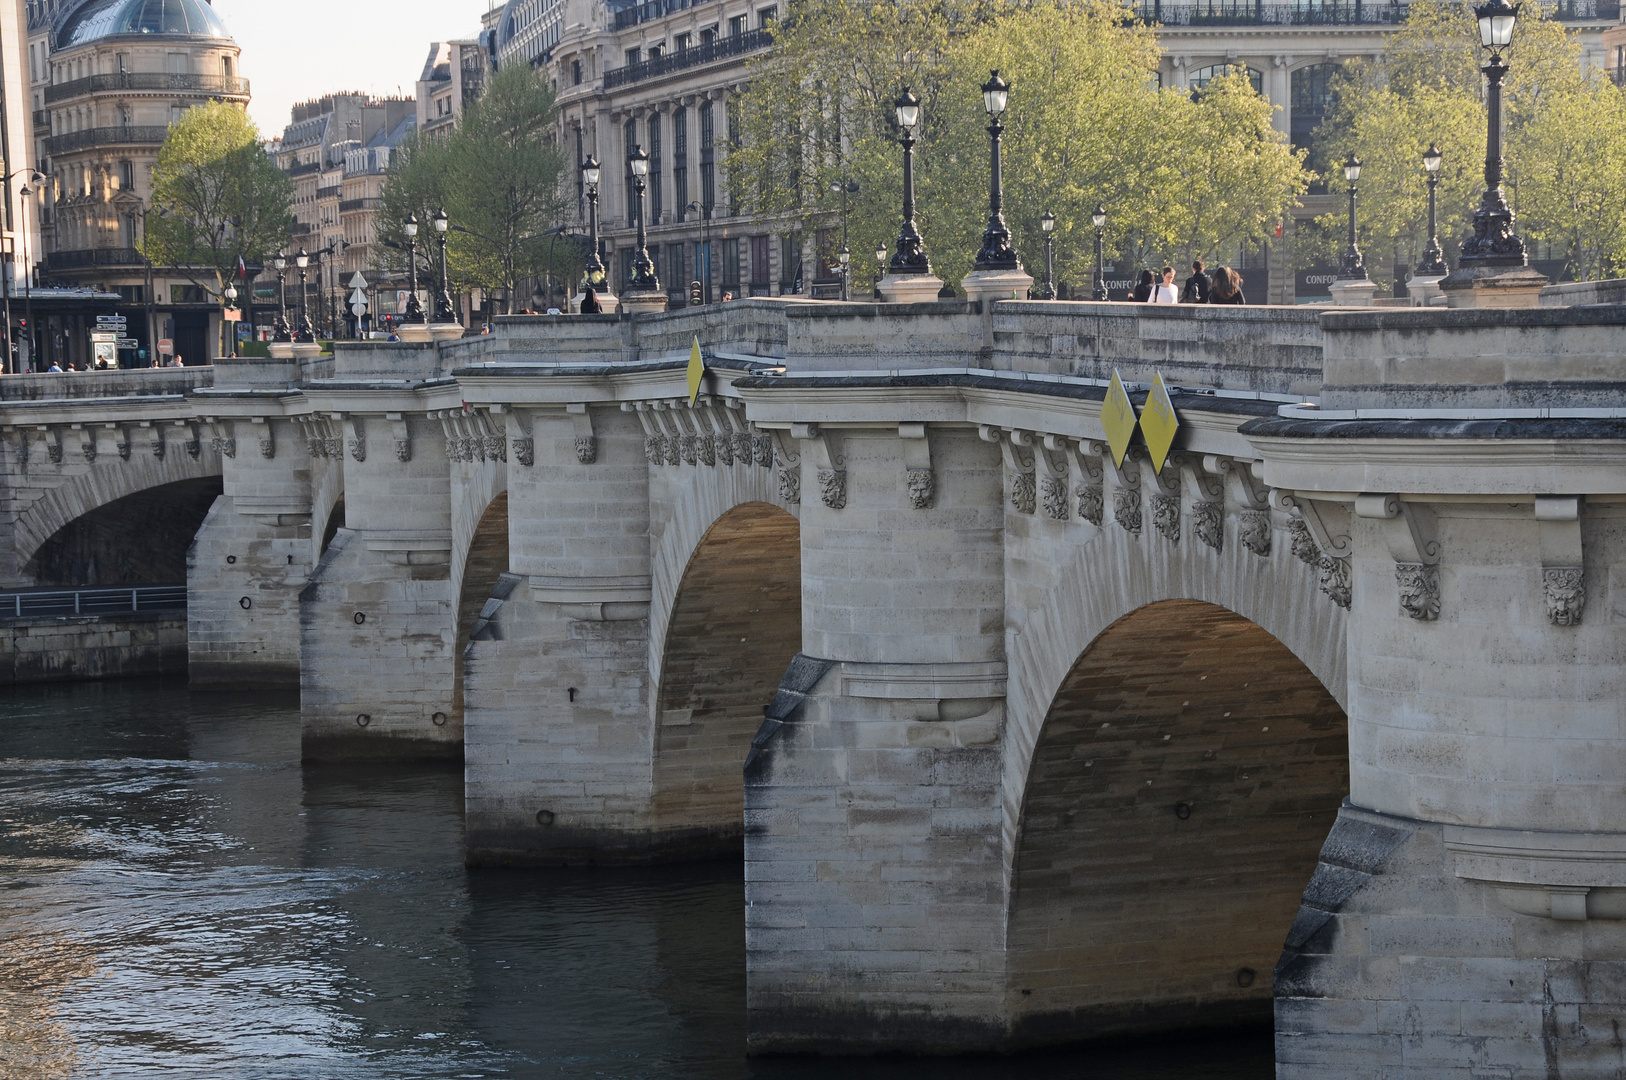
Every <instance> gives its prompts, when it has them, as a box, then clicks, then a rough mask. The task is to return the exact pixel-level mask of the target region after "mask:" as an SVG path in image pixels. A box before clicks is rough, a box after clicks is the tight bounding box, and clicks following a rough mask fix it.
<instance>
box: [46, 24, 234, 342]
mask: <svg viewBox="0 0 1626 1080" xmlns="http://www.w3.org/2000/svg"><path fill="white" fill-rule="evenodd" d="M28 16H29V19H28V22H29V41H28V49H29V56H28V58H29V68H30V75H31V77H32V78H31V92H32V96H33V99H34V100H33V105H34V111H33V127H34V139H35V147H34V149H35V160H36V161H37V163H38V167H39V169H40V171H42V172H43V173H45V174H46V176H47V177H48V180H47V182H46V183H45V184H43V185H41V186H42V187H43V189H44V190H43V192H42V196H41V198H40V199H38V200H37V202H36V205H37V206H38V212H39V217H40V225H41V237H40V246H41V248H42V251H41V253H40V254H39V255H38V256H36V258H35V261H36V263H37V264H39V271H40V276H41V279H42V281H43V283H44V284H46V285H48V286H49V285H53V284H54V285H58V286H73V287H78V288H91V289H96V290H99V291H101V292H103V293H116V294H118V296H119V309H118V310H119V314H121V315H124V316H125V318H126V320H127V327H128V329H127V334H128V339H133V340H135V341H137V342H139V345H138V346H137V347H135V348H131V349H124V350H121V351H120V356H119V359H120V361H121V362H122V363H123V364H125V365H130V364H133V363H135V362H136V361H137V357H138V355H139V354H138V353H137V351H136V349H138V348H139V349H147V350H148V353H147V355H148V356H149V357H150V356H151V355H152V351H151V350H152V347H153V345H154V344H156V342H157V341H158V340H159V339H162V338H169V339H170V340H172V341H173V342H174V343H175V351H176V352H177V353H179V354H180V355H182V356H184V357H186V358H187V360H188V362H207V360H208V359H209V358H210V357H212V356H213V355H214V354H215V352H216V351H218V348H219V346H218V342H219V341H220V318H221V316H220V305H219V302H218V300H217V299H215V298H214V297H211V296H210V295H208V294H207V293H206V292H205V290H204V289H203V288H202V287H201V286H199V285H198V284H196V283H195V282H194V281H193V280H192V279H191V278H189V277H187V276H186V275H185V274H183V273H180V272H178V271H176V270H174V269H172V268H166V267H150V266H149V265H148V264H147V262H146V260H145V259H144V258H143V257H142V255H141V253H140V251H139V249H138V247H137V244H138V242H139V239H140V237H141V235H142V230H143V227H144V224H145V221H146V215H147V213H148V212H149V210H150V209H151V207H152V202H151V193H152V170H153V166H154V165H155V164H156V163H157V160H158V149H159V147H160V146H161V145H162V144H163V142H164V138H165V136H166V134H167V133H168V130H169V125H170V124H171V123H172V122H174V121H175V120H176V119H178V118H179V117H180V116H182V115H183V114H184V113H185V112H186V110H188V109H190V108H192V107H194V106H196V105H200V104H203V103H204V102H208V101H227V102H232V103H235V104H238V105H241V106H244V107H246V106H247V104H248V101H249V84H248V80H246V79H244V78H242V76H241V74H240V73H239V70H238V58H239V49H238V46H237V43H236V42H235V41H233V40H232V36H231V33H230V31H229V30H227V28H226V24H225V23H224V21H222V19H221V18H220V15H219V14H218V13H217V12H216V11H215V10H214V8H213V7H212V6H211V5H210V3H209V0H31V2H30V3H29V10H28ZM53 318H56V317H53ZM42 322H43V320H42ZM36 339H37V341H38V351H39V352H40V353H41V354H42V355H41V359H42V360H47V362H48V359H47V358H54V359H59V360H72V361H75V362H77V363H82V362H83V361H84V360H85V358H86V357H87V355H88V350H89V335H88V330H87V329H86V327H85V326H84V325H81V324H76V323H75V322H74V320H73V319H72V318H70V317H67V316H62V317H60V318H57V319H56V322H55V323H54V324H51V325H41V326H40V327H38V333H37V334H36ZM64 366H67V365H66V364H64Z"/></svg>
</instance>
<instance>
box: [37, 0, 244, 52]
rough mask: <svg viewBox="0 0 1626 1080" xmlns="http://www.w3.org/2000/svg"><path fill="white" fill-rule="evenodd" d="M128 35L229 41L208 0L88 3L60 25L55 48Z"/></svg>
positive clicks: (105, 0) (103, 0)
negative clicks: (160, 35) (154, 35)
mask: <svg viewBox="0 0 1626 1080" xmlns="http://www.w3.org/2000/svg"><path fill="white" fill-rule="evenodd" d="M127 34H165V35H169V36H185V37H204V38H229V37H231V32H230V31H228V30H227V29H226V24H225V23H224V22H222V21H221V18H220V16H219V15H217V14H215V9H214V8H213V7H211V6H210V5H209V3H208V0H87V2H86V3H83V4H81V5H79V6H78V7H77V8H74V9H73V10H72V11H71V12H70V13H69V14H68V15H67V16H66V17H64V18H63V20H62V21H61V22H60V23H59V24H57V29H56V34H55V35H54V36H55V38H56V47H57V48H58V49H71V48H73V47H74V46H76V45H84V44H87V43H88V42H92V41H96V40H99V39H101V38H110V37H121V36H124V35H127Z"/></svg>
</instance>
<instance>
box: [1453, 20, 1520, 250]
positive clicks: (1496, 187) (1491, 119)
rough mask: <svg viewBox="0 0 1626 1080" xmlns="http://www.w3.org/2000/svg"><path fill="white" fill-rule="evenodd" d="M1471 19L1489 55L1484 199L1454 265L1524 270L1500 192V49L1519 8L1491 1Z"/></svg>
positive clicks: (1510, 34) (1484, 69)
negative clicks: (1456, 263)
mask: <svg viewBox="0 0 1626 1080" xmlns="http://www.w3.org/2000/svg"><path fill="white" fill-rule="evenodd" d="M1474 15H1475V17H1476V18H1477V19H1478V20H1479V43H1480V45H1481V46H1483V47H1484V48H1486V49H1488V50H1489V51H1490V59H1489V60H1488V61H1486V63H1485V66H1484V67H1482V68H1480V69H1479V70H1480V71H1481V72H1482V73H1484V76H1485V81H1486V83H1487V84H1488V90H1489V93H1488V94H1487V95H1486V99H1485V103H1486V112H1487V114H1488V115H1487V120H1486V137H1485V194H1484V196H1483V197H1482V198H1481V199H1480V201H1479V209H1478V210H1475V211H1474V234H1473V235H1472V236H1470V237H1469V238H1468V239H1466V240H1464V241H1463V242H1462V256H1461V258H1460V260H1459V265H1464V267H1465V268H1466V267H1468V266H1524V265H1525V263H1526V261H1527V260H1526V254H1525V250H1524V241H1523V240H1521V239H1519V237H1518V235H1517V234H1515V233H1514V231H1513V210H1512V208H1511V207H1509V206H1508V204H1507V197H1506V196H1505V195H1504V194H1503V193H1502V82H1503V80H1505V79H1506V78H1507V71H1508V66H1507V62H1506V61H1505V60H1503V59H1502V50H1504V49H1506V48H1507V47H1508V46H1509V45H1510V44H1512V42H1513V26H1514V23H1516V22H1517V21H1518V17H1519V7H1518V5H1516V4H1509V3H1508V2H1507V0H1490V3H1488V4H1483V5H1481V6H1479V7H1476V8H1474Z"/></svg>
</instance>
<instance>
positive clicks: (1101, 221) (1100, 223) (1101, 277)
mask: <svg viewBox="0 0 1626 1080" xmlns="http://www.w3.org/2000/svg"><path fill="white" fill-rule="evenodd" d="M1090 222H1091V224H1093V225H1094V226H1095V298H1096V299H1097V300H1105V299H1106V298H1107V275H1106V264H1105V263H1103V262H1102V261H1101V242H1102V241H1103V240H1105V239H1106V235H1107V208H1106V204H1105V203H1096V204H1095V213H1093V214H1091V215H1090Z"/></svg>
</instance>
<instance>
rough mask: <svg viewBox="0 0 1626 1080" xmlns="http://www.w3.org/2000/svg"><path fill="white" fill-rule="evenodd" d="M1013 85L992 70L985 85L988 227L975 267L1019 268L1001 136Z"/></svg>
mask: <svg viewBox="0 0 1626 1080" xmlns="http://www.w3.org/2000/svg"><path fill="white" fill-rule="evenodd" d="M1010 93H1011V88H1010V84H1009V83H1007V82H1006V81H1005V80H1004V79H1001V78H1000V77H999V72H997V71H994V72H990V74H989V78H988V81H987V82H985V83H983V84H982V103H983V107H984V108H985V109H986V110H987V111H988V144H989V149H988V227H987V228H986V229H984V230H983V232H982V247H981V248H980V249H979V250H978V251H977V258H976V260H975V263H974V264H973V266H972V269H973V270H1020V269H1021V268H1022V264H1021V261H1020V260H1018V259H1017V257H1016V251H1015V250H1014V249H1013V248H1012V247H1011V230H1010V228H1009V227H1008V226H1006V224H1005V176H1004V169H1003V168H1002V167H1001V165H1002V163H1001V157H1000V136H1001V135H1003V134H1004V133H1005V124H1004V122H1003V121H1002V120H1001V117H1003V116H1004V115H1005V107H1006V105H1008V104H1009V103H1010Z"/></svg>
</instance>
